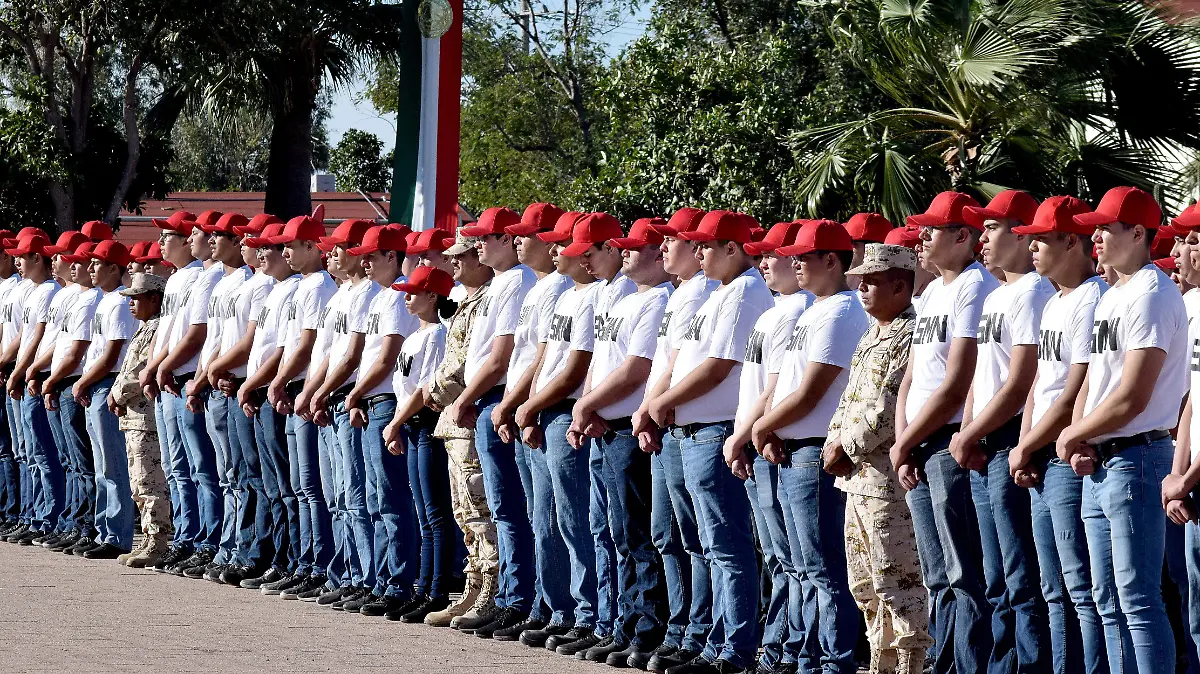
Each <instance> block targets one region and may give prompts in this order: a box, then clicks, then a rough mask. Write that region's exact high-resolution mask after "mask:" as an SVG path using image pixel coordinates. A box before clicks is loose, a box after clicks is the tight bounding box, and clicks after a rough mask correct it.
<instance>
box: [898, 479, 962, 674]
mask: <svg viewBox="0 0 1200 674" xmlns="http://www.w3.org/2000/svg"><path fill="white" fill-rule="evenodd" d="M905 501H906V502H907V503H908V509H909V510H910V511H912V516H913V530H914V532H915V533H916V539H917V556H918V557H919V558H920V560H921V578H923V579H924V581H925V589H927V590H929V606H930V609H929V610H930V613H931V614H932V620H930V622H929V624H930V626H931V628H932V630H933V635H932V636H933V648H932V649H931V653H930V654H931V655H932V657H933V671H934V672H935V674H946V673H947V672H953V671H954V633H953V632H952V631H950V628H951V627H952V626H953V625H954V610H955V605H954V593H953V592H952V591H951V590H950V580H949V579H948V578H947V577H946V567H945V565H944V564H943V563H942V560H943V554H942V543H941V541H940V540H939V539H938V536H937V524H936V523H935V522H934V517H933V496H932V494H931V493H930V491H929V483H928V482H926V481H921V482H919V483H918V484H917V486H916V488H914V489H913V490H912V491H910V492H908V494H906V495H905Z"/></svg>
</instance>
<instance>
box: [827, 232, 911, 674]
mask: <svg viewBox="0 0 1200 674" xmlns="http://www.w3.org/2000/svg"><path fill="white" fill-rule="evenodd" d="M916 264H917V260H916V255H915V254H914V253H913V251H911V250H909V249H907V248H904V247H903V246H894V245H885V244H868V245H867V250H866V256H865V259H864V260H863V264H861V265H859V266H858V267H855V268H854V269H850V270H848V271H847V272H846V273H847V274H854V275H858V276H861V277H862V283H861V285H860V289H861V290H862V292H863V308H864V309H866V310H867V313H869V314H871V316H873V317H874V318H875V320H876V322H875V323H874V324H872V326H871V328H870V329H869V330H868V331H867V332H866V334H864V335H863V337H862V339H861V340H860V341H859V343H858V348H857V349H856V350H855V352H854V358H853V360H852V361H851V364H850V375H849V377H850V379H849V383H848V384H847V386H846V390H845V391H844V392H843V393H842V398H841V401H840V402H839V404H838V409H837V411H836V412H835V413H834V415H833V420H832V421H831V422H830V424H829V435H828V438H829V439H828V444H827V445H826V447H825V452H824V455H825V456H824V458H825V469H826V470H827V471H829V472H830V473H833V474H834V475H837V476H838V480H837V483H836V484H837V486H838V488H839V489H841V490H842V491H844V492H846V495H847V498H846V525H845V526H846V529H845V531H846V563H847V566H848V567H849V568H848V571H849V574H848V576H849V581H850V591H851V593H852V594H853V595H854V599H855V601H856V602H857V603H858V607H859V609H860V610H861V611H862V612H863V617H864V618H865V619H866V623H867V637H868V639H869V640H870V642H871V666H870V670H869V671H870V672H871V674H893V673H896V674H919V672H921V670H922V665H923V664H924V659H925V655H924V654H925V649H926V648H928V647H929V646H930V645H931V644H932V643H933V639H932V638H931V637H930V635H929V630H928V628H929V606H928V602H929V599H928V593H927V591H926V590H925V587H924V585H923V584H922V577H921V565H920V559H919V557H918V556H917V543H916V534H915V532H914V529H913V521H912V513H911V511H910V510H909V509H908V505H907V504H906V503H905V501H904V490H903V489H902V488H901V485H900V482H899V479H898V477H897V475H896V472H895V471H894V470H893V469H892V465H891V459H890V458H889V457H888V450H889V449H890V448H891V446H892V444H893V443H894V442H895V440H896V413H895V410H896V397H897V395H898V394H899V392H900V384H901V383H902V382H903V380H904V371H905V369H906V368H907V367H908V352H909V347H910V346H911V344H912V333H913V326H914V324H915V323H916V312H915V311H914V310H913V308H912V303H911V298H912V286H913V271H914V270H915V269H916Z"/></svg>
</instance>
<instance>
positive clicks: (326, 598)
mask: <svg viewBox="0 0 1200 674" xmlns="http://www.w3.org/2000/svg"><path fill="white" fill-rule="evenodd" d="M357 591H358V588H357V587H354V586H353V585H346V586H345V587H335V588H333V589H332V590H325V591H324V592H322V593H321V596H319V597H317V606H329V605H330V604H332V603H333V602H335V601H341V600H342V599H343V598H345V597H346V596H348V595H350V594H351V593H354V592H357Z"/></svg>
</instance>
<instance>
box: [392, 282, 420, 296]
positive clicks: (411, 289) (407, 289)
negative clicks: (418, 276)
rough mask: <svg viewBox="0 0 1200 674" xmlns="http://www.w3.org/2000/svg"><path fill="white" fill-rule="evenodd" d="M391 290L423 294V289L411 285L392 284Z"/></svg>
mask: <svg viewBox="0 0 1200 674" xmlns="http://www.w3.org/2000/svg"><path fill="white" fill-rule="evenodd" d="M392 290H399V291H400V292H402V293H409V294H412V293H419V292H424V289H423V288H421V287H420V286H418V285H413V284H412V283H393V284H392Z"/></svg>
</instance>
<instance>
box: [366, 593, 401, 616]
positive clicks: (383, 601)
mask: <svg viewBox="0 0 1200 674" xmlns="http://www.w3.org/2000/svg"><path fill="white" fill-rule="evenodd" d="M411 604H412V599H401V598H400V597H389V596H387V595H386V594H385V595H383V596H382V597H380V598H379V599H377V600H375V601H373V602H371V603H370V604H363V607H362V608H360V609H358V613H359V615H365V616H369V617H371V618H378V617H379V616H383V615H387V614H388V613H390V612H392V611H396V610H398V609H402V608H405V607H407V606H410V605H411Z"/></svg>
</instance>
